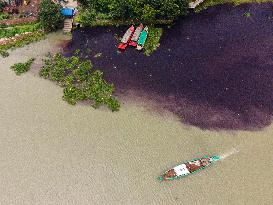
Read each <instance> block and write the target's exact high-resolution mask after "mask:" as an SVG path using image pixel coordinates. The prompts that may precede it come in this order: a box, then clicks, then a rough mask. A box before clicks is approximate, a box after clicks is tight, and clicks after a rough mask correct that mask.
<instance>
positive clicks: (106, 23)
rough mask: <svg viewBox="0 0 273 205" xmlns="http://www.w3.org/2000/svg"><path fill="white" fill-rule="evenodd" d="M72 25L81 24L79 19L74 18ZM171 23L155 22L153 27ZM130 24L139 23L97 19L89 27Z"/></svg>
mask: <svg viewBox="0 0 273 205" xmlns="http://www.w3.org/2000/svg"><path fill="white" fill-rule="evenodd" d="M74 23H76V24H77V23H79V24H82V23H83V22H82V21H81V19H80V18H79V17H78V16H76V17H75V19H74ZM172 23H173V20H156V21H155V25H170V24H172ZM132 24H139V21H133V20H109V19H97V20H95V21H91V22H90V23H89V26H91V27H95V26H129V25H132Z"/></svg>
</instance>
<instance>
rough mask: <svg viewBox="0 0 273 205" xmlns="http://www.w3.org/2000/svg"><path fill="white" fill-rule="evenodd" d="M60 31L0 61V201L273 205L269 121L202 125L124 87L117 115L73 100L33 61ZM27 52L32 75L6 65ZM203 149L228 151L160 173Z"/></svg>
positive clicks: (54, 43)
mask: <svg viewBox="0 0 273 205" xmlns="http://www.w3.org/2000/svg"><path fill="white" fill-rule="evenodd" d="M200 18H201V17H200ZM197 20H199V19H197ZM168 32H170V31H168ZM62 36H63V35H62V33H61V32H60V33H54V34H50V35H49V36H47V37H46V39H45V40H42V41H40V42H36V43H32V44H30V45H27V46H25V47H23V48H17V49H16V50H14V51H13V52H11V54H10V56H9V57H7V58H5V59H2V58H0V63H1V66H0V87H1V92H0V112H1V115H0V153H1V155H0V169H1V172H0V187H5V188H4V189H1V192H0V204H5V205H22V204H33V205H48V204H81V205H90V204H94V205H97V204H98V205H104V204H105V205H108V204H113V205H120V204H130V205H143V204H157V205H166V204H169V205H176V204H184V203H186V204H193V205H201V204H222V205H229V204H230V203H231V202H232V203H234V204H249V205H256V204H270V203H271V198H272V195H273V192H272V186H273V184H272V182H273V177H272V169H273V167H272V163H268V162H271V161H273V158H272V157H273V152H272V146H273V140H272V139H273V138H272V136H271V135H272V132H273V126H272V125H270V126H268V127H267V128H266V129H264V130H263V131H260V132H249V131H209V130H201V129H199V128H196V127H194V126H189V125H185V124H182V123H181V122H180V119H179V118H178V117H177V116H176V115H173V114H172V113H170V112H168V111H166V110H164V111H162V112H161V113H158V112H157V110H154V105H153V104H152V103H154V102H151V101H149V100H148V98H144V97H140V98H138V99H137V98H136V97H135V96H136V95H135V93H133V92H131V91H130V90H126V91H125V92H124V95H123V97H122V98H121V100H122V103H123V104H122V109H121V110H120V111H119V112H117V113H112V112H111V111H108V110H107V109H98V110H95V109H93V108H90V107H89V106H86V105H77V106H70V105H68V104H67V103H66V102H64V101H62V100H60V95H62V89H61V88H59V87H58V86H57V85H55V84H54V83H52V82H50V81H47V80H43V79H41V78H40V77H39V76H38V73H37V68H38V67H39V66H38V64H39V60H38V59H39V58H42V57H44V55H45V54H46V53H47V52H56V50H59V48H58V45H60V44H63V43H62V40H61V39H62V38H63V37H62ZM55 49H56V50H55ZM104 55H105V53H104ZM125 55H126V54H125ZM30 57H35V58H37V60H36V61H35V64H34V65H33V67H32V69H31V70H30V71H29V72H28V73H26V74H24V75H22V76H16V75H15V74H14V72H13V71H12V70H10V66H11V65H13V64H14V63H16V62H24V61H26V60H27V59H28V58H30ZM127 69H129V68H127ZM132 69H133V68H132ZM133 70H134V71H136V69H133ZM130 93H131V94H130ZM137 96H139V94H138V95H137ZM161 108H162V107H161ZM253 153H255V154H253ZM204 154H220V155H224V156H226V158H225V159H224V160H222V161H220V162H219V163H216V164H215V165H214V166H212V167H210V168H208V169H206V170H203V171H202V172H200V173H198V174H196V175H192V176H189V177H187V178H184V179H182V180H179V181H173V182H170V183H160V182H159V181H158V180H157V179H156V178H157V176H158V175H160V174H161V173H162V172H163V171H165V170H166V169H168V168H170V167H172V166H174V165H176V164H178V163H179V162H181V161H185V160H188V159H192V158H193V157H199V156H202V155H204ZM252 162H255V163H252ZM254 185H255V186H254ZM212 193H213V194H212Z"/></svg>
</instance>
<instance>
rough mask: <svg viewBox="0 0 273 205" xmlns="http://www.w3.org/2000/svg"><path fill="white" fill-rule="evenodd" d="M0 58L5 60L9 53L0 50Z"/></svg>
mask: <svg viewBox="0 0 273 205" xmlns="http://www.w3.org/2000/svg"><path fill="white" fill-rule="evenodd" d="M0 56H2V57H3V58H6V57H8V56H9V53H8V52H7V51H5V50H0Z"/></svg>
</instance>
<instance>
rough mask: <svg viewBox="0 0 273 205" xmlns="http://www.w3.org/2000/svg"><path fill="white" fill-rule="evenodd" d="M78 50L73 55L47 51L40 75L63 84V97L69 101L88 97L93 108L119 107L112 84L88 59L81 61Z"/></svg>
mask: <svg viewBox="0 0 273 205" xmlns="http://www.w3.org/2000/svg"><path fill="white" fill-rule="evenodd" d="M78 53H79V51H77V52H75V55H73V56H72V57H64V56H63V55H62V54H61V53H57V54H55V55H50V54H49V55H48V58H46V59H44V63H45V65H44V66H43V67H42V68H41V70H40V72H39V74H40V76H41V77H43V78H45V79H50V80H52V81H55V82H57V84H58V85H60V86H61V87H63V88H64V89H63V100H65V101H67V102H68V103H69V104H71V105H75V104H76V103H77V102H78V101H85V100H88V101H90V102H91V105H92V106H93V107H94V108H98V107H100V106H101V105H106V106H107V107H108V108H109V109H111V110H112V111H118V110H119V107H120V104H119V102H118V101H117V100H116V99H115V98H114V97H113V92H114V90H115V88H114V85H113V84H109V83H107V82H106V81H105V80H104V79H103V73H102V72H101V71H100V70H95V69H94V68H93V65H92V63H91V61H89V60H85V61H81V60H80V58H79V56H78Z"/></svg>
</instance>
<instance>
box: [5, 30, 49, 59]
mask: <svg viewBox="0 0 273 205" xmlns="http://www.w3.org/2000/svg"><path fill="white" fill-rule="evenodd" d="M43 38H44V33H43V32H42V31H36V32H33V33H31V34H29V35H25V36H23V37H22V38H20V39H18V40H16V41H12V42H10V43H9V44H5V45H0V55H2V54H4V55H5V56H3V55H2V56H3V57H7V56H6V55H7V52H6V50H8V49H11V48H17V47H22V46H24V45H27V44H29V43H32V42H35V41H39V40H41V39H43Z"/></svg>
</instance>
